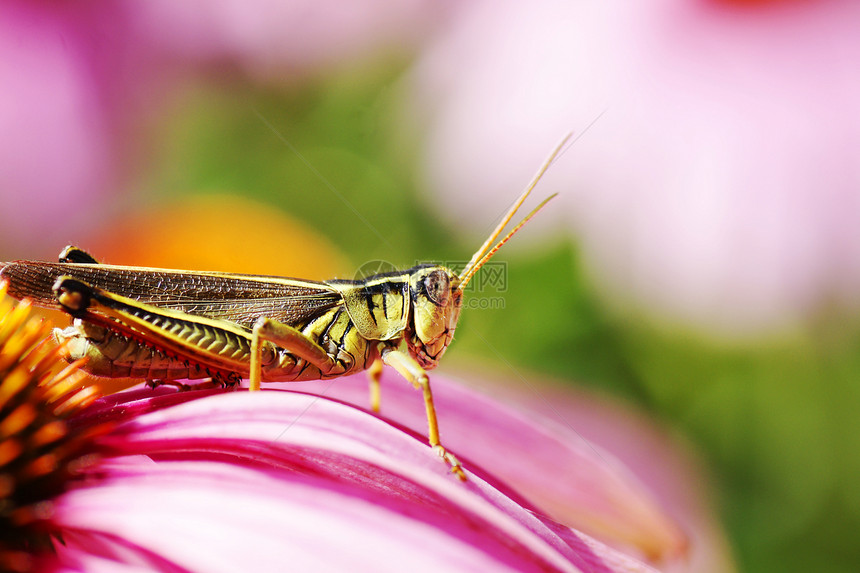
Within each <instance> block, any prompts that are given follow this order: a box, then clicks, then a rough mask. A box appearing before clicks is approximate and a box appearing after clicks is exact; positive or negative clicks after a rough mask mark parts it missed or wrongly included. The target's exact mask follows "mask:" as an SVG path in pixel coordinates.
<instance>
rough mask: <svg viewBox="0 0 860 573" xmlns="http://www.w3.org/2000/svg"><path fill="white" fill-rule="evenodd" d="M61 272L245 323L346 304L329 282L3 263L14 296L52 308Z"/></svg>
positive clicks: (1, 272) (0, 273)
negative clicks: (262, 318)
mask: <svg viewBox="0 0 860 573" xmlns="http://www.w3.org/2000/svg"><path fill="white" fill-rule="evenodd" d="M0 264H2V263H0ZM63 275H69V276H72V277H74V278H76V279H79V280H82V281H84V282H87V283H89V284H91V285H93V286H96V287H99V288H101V289H104V290H107V291H111V292H114V293H117V294H120V295H122V296H125V297H128V298H133V299H136V300H139V301H141V302H146V303H149V304H154V305H157V306H163V307H166V308H171V309H174V310H178V311H181V312H186V313H189V314H195V315H199V316H207V317H210V318H217V319H222V320H229V321H231V322H235V323H237V324H240V325H242V326H244V327H246V328H250V327H251V326H252V325H253V324H254V321H256V320H257V318H259V317H261V316H266V317H268V318H272V319H275V320H278V321H280V322H283V323H285V324H290V325H297V324H303V323H305V322H307V321H308V320H310V319H311V318H313V317H315V316H317V315H319V314H320V313H322V312H323V311H325V310H327V309H330V308H332V307H334V306H337V305H339V304H343V297H342V296H341V295H340V293H338V292H337V291H336V290H334V289H333V288H331V287H330V286H328V285H326V284H325V283H321V282H316V281H308V280H302V279H290V278H283V277H269V276H264V275H242V274H231V273H218V272H198V271H179V270H170V269H149V268H145V267H125V266H115V265H101V264H78V263H47V262H41V261H14V262H12V263H8V264H6V265H5V266H4V267H3V268H0V279H4V278H5V279H7V280H8V281H9V294H10V295H11V296H13V297H15V298H19V299H20V298H24V297H27V298H30V299H32V300H33V302H34V304H37V305H39V306H45V307H51V308H59V305H58V304H57V302H56V299H55V297H54V292H53V288H52V287H53V285H54V282H55V281H56V280H57V278H58V277H60V276H63Z"/></svg>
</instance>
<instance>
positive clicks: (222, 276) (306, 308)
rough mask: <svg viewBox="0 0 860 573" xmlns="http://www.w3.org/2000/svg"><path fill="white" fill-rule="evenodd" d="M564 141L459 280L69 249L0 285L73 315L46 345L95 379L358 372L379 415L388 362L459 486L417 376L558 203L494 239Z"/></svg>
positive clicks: (7, 271)
mask: <svg viewBox="0 0 860 573" xmlns="http://www.w3.org/2000/svg"><path fill="white" fill-rule="evenodd" d="M569 138H570V136H568V137H567V138H565V139H564V140H563V141H562V142H561V143H560V144H559V145H558V147H556V149H555V150H554V151H553V153H552V154H551V155H550V157H549V158H548V159H547V160H546V162H545V163H544V164H543V165H542V167H541V168H540V170H539V171H538V173H537V174H536V175H535V176H534V178H533V179H532V181H531V183H530V184H529V185H528V186H527V187H526V189H525V191H523V193H522V194H521V195H520V197H519V198H518V199H517V201H516V202H515V203H514V205H513V206H512V207H511V208H510V209H509V210H508V212H507V214H506V215H505V216H504V217H503V219H502V221H501V222H500V223H499V225H498V226H497V227H496V228H495V229H494V230H493V232H492V233H491V234H490V236H489V237H488V238H487V240H486V241H485V242H484V244H483V245H482V246H481V248H480V249H478V251H476V252H475V254H474V256H472V259H471V260H470V261H469V263H468V264H467V265H466V267H465V268H464V269H463V271H462V272H461V273H459V274H457V273H455V272H454V271H452V270H451V269H449V268H446V267H443V266H438V265H418V266H416V267H413V268H411V269H408V270H405V271H402V272H390V273H383V274H378V275H375V276H371V277H369V278H366V279H364V280H358V281H352V280H330V281H325V282H317V281H310V280H301V279H293V278H283V277H273V276H264V275H244V274H231V273H222V272H198V271H183V270H169V269H155V268H146V267H131V266H118V265H107V264H100V263H99V262H98V261H97V260H96V259H95V258H93V257H92V256H91V255H89V254H88V253H86V252H85V251H83V250H81V249H78V248H77V247H72V246H69V247H66V248H65V249H64V250H63V252H62V253H61V254H60V257H59V262H57V263H50V262H40V261H14V262H11V263H6V264H5V265H3V266H2V268H0V281H7V282H8V292H9V294H10V295H11V296H13V297H15V298H18V299H24V298H26V299H31V300H32V302H33V303H34V304H36V305H39V306H43V307H48V308H59V309H61V310H63V311H65V312H66V313H67V314H69V315H70V316H71V317H73V318H74V322H73V325H72V326H70V327H68V328H65V329H60V328H57V329H54V338H55V339H56V340H57V342H59V343H60V344H62V345H64V347H65V348H66V353H67V358H68V360H69V361H70V362H72V361H80V362H81V363H82V364H83V368H84V369H85V370H87V371H88V372H90V373H91V374H93V375H96V376H104V377H135V378H143V379H146V380H147V381H149V382H150V383H153V384H158V383H173V384H176V382H175V381H176V380H184V379H203V378H208V379H211V380H212V381H213V382H215V383H221V384H223V385H225V386H235V385H236V384H238V382H240V381H241V380H242V379H245V378H248V379H249V380H250V390H251V391H257V390H259V389H260V384H261V382H286V381H298V380H316V379H325V378H332V377H337V376H344V375H347V374H352V373H355V372H358V371H361V370H367V371H368V374H369V378H370V384H371V406H372V408H373V410H374V411H378V410H379V379H380V377H381V374H382V369H383V365H388V366H390V367H392V368H394V370H396V371H397V372H398V373H400V374H401V375H402V376H403V377H404V378H406V380H408V381H409V382H411V383H412V384H413V385H414V386H415V387H416V388H417V389H418V390H420V391H421V392H422V393H423V397H424V405H425V410H426V414H427V424H428V428H429V431H428V441H429V443H430V446H432V447H433V449H434V451H435V452H436V453H437V454H438V455H439V457H441V458H442V459H443V460H444V461H445V462H446V463H447V464H448V465H449V466H450V468H451V471H452V472H453V473H454V474H455V475H456V476H457V477H459V478H460V479H462V480H465V479H466V478H465V473H464V472H463V469H462V466H461V464H460V462H459V461H458V460H457V458H456V457H454V455H453V454H452V453H450V452H449V451H448V450H446V449H445V447H443V446H442V443H441V441H440V437H439V425H438V422H437V419H436V409H435V407H434V405H433V394H432V392H431V390H430V381H429V378H428V376H427V371H428V370H432V369H433V368H435V367H436V366H437V364H438V363H439V359H440V358H441V357H442V355H443V354H444V352H445V350H446V349H447V347H448V345H449V344H450V343H451V340H452V338H453V336H454V330H455V328H456V326H457V321H458V319H459V316H460V308H461V304H462V299H463V290H464V288H465V287H466V285H467V284H468V283H469V281H470V280H471V279H472V277H473V276H474V275H475V273H476V272H477V271H478V269H480V268H481V267H482V266H483V265H484V263H486V262H487V261H488V260H489V259H490V257H492V256H493V255H494V254H495V253H496V251H497V250H498V249H499V248H500V247H501V246H502V245H503V244H504V243H506V242H507V241H508V240H509V239H510V238H511V237H512V236H513V235H514V234H515V233H516V232H517V231H518V230H519V229H520V228H522V227H523V225H525V224H526V223H527V222H528V221H529V220H530V219H531V218H532V217H533V216H534V215H535V214H536V213H537V212H538V211H539V210H540V209H541V208H542V207H543V206H544V205H546V203H547V202H548V201H549V200H550V199H552V198H553V197H555V195H552V196H550V197H548V198H547V199H546V200H544V201H543V202H542V203H541V204H540V205H538V207H536V208H535V209H534V210H533V211H532V212H531V213H529V214H528V215H527V216H526V217H525V218H524V219H523V220H522V221H521V222H520V223H519V224H518V225H516V226H515V227H514V228H513V229H512V230H511V231H510V232H509V233H508V234H507V235H506V236H505V237H504V238H503V239H501V240H500V241H499V242H498V243H495V244H494V242H495V241H496V239H497V238H498V237H499V236H500V235H501V233H502V231H503V230H504V228H505V227H506V226H507V224H508V223H509V222H510V220H511V219H512V218H513V216H514V214H515V213H516V212H517V210H518V209H519V208H520V206H521V205H522V203H523V202H524V201H525V199H526V197H528V195H529V193H531V191H532V189H533V188H534V187H535V185H536V184H537V182H538V181H539V180H540V178H541V177H542V176H543V174H544V172H545V171H546V170H547V169H548V168H549V166H550V165H551V164H552V162H553V161H554V160H555V159H556V158H557V157H558V155H559V154H560V153H561V150H562V148H563V147H564V145H565V144H566V143H567V141H568V139H569ZM0 264H2V263H0ZM404 343H405V347H406V350H405V351H404V350H403V349H401V347H402V346H404ZM176 385H179V386H184V385H181V384H176Z"/></svg>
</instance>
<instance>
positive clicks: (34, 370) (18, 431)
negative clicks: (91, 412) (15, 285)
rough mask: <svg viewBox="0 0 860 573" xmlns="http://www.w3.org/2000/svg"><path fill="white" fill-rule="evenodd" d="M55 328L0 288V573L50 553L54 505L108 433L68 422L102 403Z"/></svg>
mask: <svg viewBox="0 0 860 573" xmlns="http://www.w3.org/2000/svg"><path fill="white" fill-rule="evenodd" d="M49 333H50V325H49V324H48V323H47V322H45V321H43V320H39V319H36V318H32V317H30V305H29V303H28V302H26V301H24V302H21V303H19V304H18V305H17V306H15V305H14V302H13V301H12V299H11V298H9V297H8V296H6V284H5V283H3V284H0V570H3V571H27V570H29V569H30V568H31V567H32V564H33V558H34V556H36V555H38V554H39V553H40V552H43V551H47V550H50V548H51V546H52V545H51V544H52V541H51V537H52V535H53V536H58V535H59V532H57V531H56V530H55V528H53V527H52V525H51V521H50V517H51V512H52V502H51V500H52V499H53V498H55V497H56V496H57V495H59V494H60V493H62V492H63V491H64V490H65V489H66V488H67V486H68V484H69V483H70V481H71V480H72V478H73V477H74V476H75V474H76V473H77V472H78V470H79V469H80V468H81V467H82V466H84V465H88V464H89V463H91V462H92V461H93V459H94V457H95V455H94V453H93V449H92V447H91V440H92V437H93V435H94V434H95V433H99V432H100V431H102V429H103V428H100V427H94V428H89V429H87V430H86V431H84V432H77V431H72V430H70V428H69V425H68V423H67V420H68V418H69V417H70V416H71V415H73V414H75V413H76V412H78V411H79V410H80V409H82V408H84V407H85V406H87V405H88V404H90V403H91V402H92V401H93V400H94V399H95V398H96V397H97V389H96V388H94V387H89V388H84V387H82V386H81V380H82V379H83V374H82V373H81V372H80V371H79V370H78V365H77V364H71V365H70V364H66V363H65V361H64V360H63V359H62V358H61V356H60V353H61V349H60V348H58V347H57V346H56V345H54V344H53V343H52V342H51V341H50V340H49V339H48V335H49Z"/></svg>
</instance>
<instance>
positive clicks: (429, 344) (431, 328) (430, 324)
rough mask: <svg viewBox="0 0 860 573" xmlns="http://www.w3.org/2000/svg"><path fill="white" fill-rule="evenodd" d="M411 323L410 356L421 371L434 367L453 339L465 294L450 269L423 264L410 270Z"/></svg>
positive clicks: (409, 334)
mask: <svg viewBox="0 0 860 573" xmlns="http://www.w3.org/2000/svg"><path fill="white" fill-rule="evenodd" d="M409 294H410V296H411V298H412V320H411V321H410V325H409V328H408V330H407V335H406V343H407V345H408V347H409V353H410V354H412V356H413V357H414V358H415V359H416V360H417V361H418V363H419V364H421V367H422V368H426V369H428V370H429V369H431V368H435V367H436V365H437V364H438V362H439V359H440V358H442V354H444V353H445V349H446V348H448V345H449V344H450V343H451V339H453V338H454V329H455V328H457V320H458V319H459V318H460V305H461V304H462V302H463V291H461V290H460V278H459V277H458V276H457V275H456V274H455V273H454V271H452V270H450V269H446V268H445V267H440V266H436V265H421V266H418V267H415V268H413V269H411V270H410V277H409Z"/></svg>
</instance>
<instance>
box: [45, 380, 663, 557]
mask: <svg viewBox="0 0 860 573" xmlns="http://www.w3.org/2000/svg"><path fill="white" fill-rule="evenodd" d="M106 445H108V446H111V447H113V448H114V449H115V450H116V453H117V454H119V453H121V452H122V453H125V454H127V455H126V456H122V457H118V458H116V460H115V461H113V462H112V463H108V464H106V465H105V466H104V467H103V468H102V469H101V473H102V475H101V476H99V477H98V480H100V483H99V484H98V486H97V487H96V486H95V485H93V486H92V487H82V488H80V489H76V490H73V491H70V492H69V493H67V494H66V495H65V496H63V498H62V499H61V500H60V501H59V503H58V512H57V516H56V521H57V522H58V523H60V524H61V525H62V526H63V527H65V528H68V529H71V530H72V531H78V532H79V533H80V535H81V536H83V537H82V539H89V538H91V537H95V538H96V539H100V538H102V537H104V536H106V535H107V536H108V537H111V536H113V537H116V538H117V539H122V540H123V542H124V543H126V544H129V545H130V546H133V547H140V548H145V549H146V551H151V552H153V553H154V554H157V555H159V556H160V557H161V558H163V559H165V560H166V562H168V563H174V564H176V565H178V566H180V567H187V568H189V569H193V570H207V571H218V570H225V571H226V570H237V567H239V568H243V567H244V568H248V567H251V568H253V569H263V570H267V569H276V568H277V565H278V564H279V563H280V564H282V565H283V563H284V562H286V561H289V563H290V566H291V567H295V568H298V569H304V570H307V569H308V568H311V567H320V566H327V567H335V568H337V569H344V568H346V569H351V570H395V569H396V570H402V567H403V564H404V563H408V564H414V565H415V566H417V567H419V569H422V570H423V569H426V570H430V569H431V568H433V569H437V568H438V567H443V566H444V567H446V568H449V569H450V568H454V569H455V570H464V571H466V570H470V571H471V570H504V568H510V569H511V570H523V571H526V570H535V571H537V570H567V571H579V570H586V571H595V570H597V571H645V570H648V569H647V568H645V567H644V566H642V565H640V564H638V563H636V562H635V561H633V560H629V559H625V557H624V556H623V555H619V554H617V552H615V551H614V550H611V549H609V548H606V547H604V546H602V545H600V544H598V543H595V542H593V541H592V540H589V539H587V538H585V537H583V536H580V535H579V534H576V533H574V532H572V531H570V530H567V529H565V528H559V527H557V526H555V527H548V526H547V524H546V523H544V522H543V521H541V520H540V519H538V518H537V517H535V516H534V515H533V514H532V513H531V512H530V511H528V510H527V509H526V508H523V507H521V506H520V505H518V504H517V503H515V502H514V501H512V500H511V499H509V498H508V497H507V496H505V495H503V494H502V493H501V492H499V491H498V490H496V489H495V488H493V487H491V486H490V485H488V484H487V483H485V482H484V481H483V480H481V479H480V478H478V477H477V476H471V479H470V481H469V482H468V483H466V484H463V483H460V482H459V481H457V480H456V479H454V478H453V477H452V476H450V475H449V474H448V473H447V471H446V469H445V467H444V465H443V464H442V463H441V462H440V461H439V460H438V459H436V458H435V456H434V455H433V454H432V453H431V451H430V449H429V448H428V447H427V446H426V445H424V444H423V443H422V442H421V441H420V440H417V439H415V438H414V437H411V436H409V435H407V434H404V433H402V432H400V431H398V430H397V429H396V428H394V427H392V426H390V425H388V424H386V423H385V422H383V421H381V420H379V419H376V418H373V417H371V416H368V415H367V414H366V413H364V412H361V411H359V410H357V409H355V408H353V407H350V406H347V405H345V404H341V403H338V402H334V401H331V400H328V399H324V398H318V397H315V396H308V395H303V394H297V393H284V392H264V393H259V394H247V393H229V394H222V395H219V396H211V397H207V398H202V399H199V400H196V401H192V402H187V403H184V404H180V405H178V406H176V407H172V408H167V409H163V410H160V411H155V412H152V413H149V414H145V415H142V416H140V417H137V418H134V419H132V420H130V421H129V422H128V423H127V424H125V425H123V426H121V427H120V428H118V431H117V432H116V433H115V434H114V435H112V436H111V437H110V439H109V440H108V441H107V443H106ZM136 454H146V455H147V456H149V458H151V460H150V459H149V458H147V457H145V456H142V455H136ZM152 460H155V461H152ZM189 460H191V461H189ZM227 461H229V463H226V462H227ZM296 468H300V472H299V473H296ZM94 479H96V478H94ZM76 549H77V548H76V547H73V546H72V545H71V544H70V545H69V551H70V552H71V555H72V556H73V557H74V558H77V559H80V558H81V557H80V556H79V555H78V551H76ZM61 557H63V555H62V554H61Z"/></svg>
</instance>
